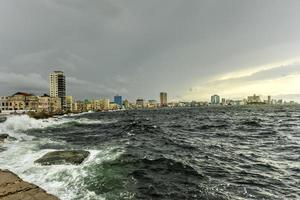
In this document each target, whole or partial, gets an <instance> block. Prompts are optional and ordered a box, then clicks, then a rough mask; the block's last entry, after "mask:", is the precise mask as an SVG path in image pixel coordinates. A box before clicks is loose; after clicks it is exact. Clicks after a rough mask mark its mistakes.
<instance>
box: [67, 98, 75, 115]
mask: <svg viewBox="0 0 300 200" xmlns="http://www.w3.org/2000/svg"><path fill="white" fill-rule="evenodd" d="M66 110H67V111H69V112H71V111H73V97H72V96H66Z"/></svg>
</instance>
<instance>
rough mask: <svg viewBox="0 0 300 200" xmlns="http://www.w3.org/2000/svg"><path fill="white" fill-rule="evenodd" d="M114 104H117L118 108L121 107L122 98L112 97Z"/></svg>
mask: <svg viewBox="0 0 300 200" xmlns="http://www.w3.org/2000/svg"><path fill="white" fill-rule="evenodd" d="M114 102H115V103H116V104H118V106H119V107H122V105H123V98H122V96H119V95H116V96H114Z"/></svg>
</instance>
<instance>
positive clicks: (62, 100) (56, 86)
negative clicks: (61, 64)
mask: <svg viewBox="0 0 300 200" xmlns="http://www.w3.org/2000/svg"><path fill="white" fill-rule="evenodd" d="M49 89H50V91H49V95H48V94H44V95H41V96H36V95H33V94H30V93H27V92H17V93H15V94H13V95H11V96H1V97H0V112H1V113H7V114H9V113H26V112H40V113H52V114H60V113H70V112H72V113H80V112H87V111H108V110H118V109H138V108H158V107H167V106H168V100H167V93H165V92H161V93H160V102H157V101H156V100H149V101H146V100H144V99H137V100H136V102H135V103H131V102H129V101H128V100H127V99H125V100H123V97H122V96H120V95H116V96H114V100H113V101H110V99H108V98H101V99H93V100H77V101H75V100H74V98H73V97H72V96H68V95H67V92H66V77H65V75H64V73H63V72H62V71H54V72H53V73H51V74H50V75H49Z"/></svg>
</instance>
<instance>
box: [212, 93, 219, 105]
mask: <svg viewBox="0 0 300 200" xmlns="http://www.w3.org/2000/svg"><path fill="white" fill-rule="evenodd" d="M220 100H221V98H220V96H219V95H216V94H215V95H213V96H211V101H210V102H211V104H213V105H217V104H220V103H221V102H220Z"/></svg>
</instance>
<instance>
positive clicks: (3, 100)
mask: <svg viewBox="0 0 300 200" xmlns="http://www.w3.org/2000/svg"><path fill="white" fill-rule="evenodd" d="M8 99H9V97H7V96H1V97H0V112H7V111H8V110H9V109H8Z"/></svg>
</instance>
